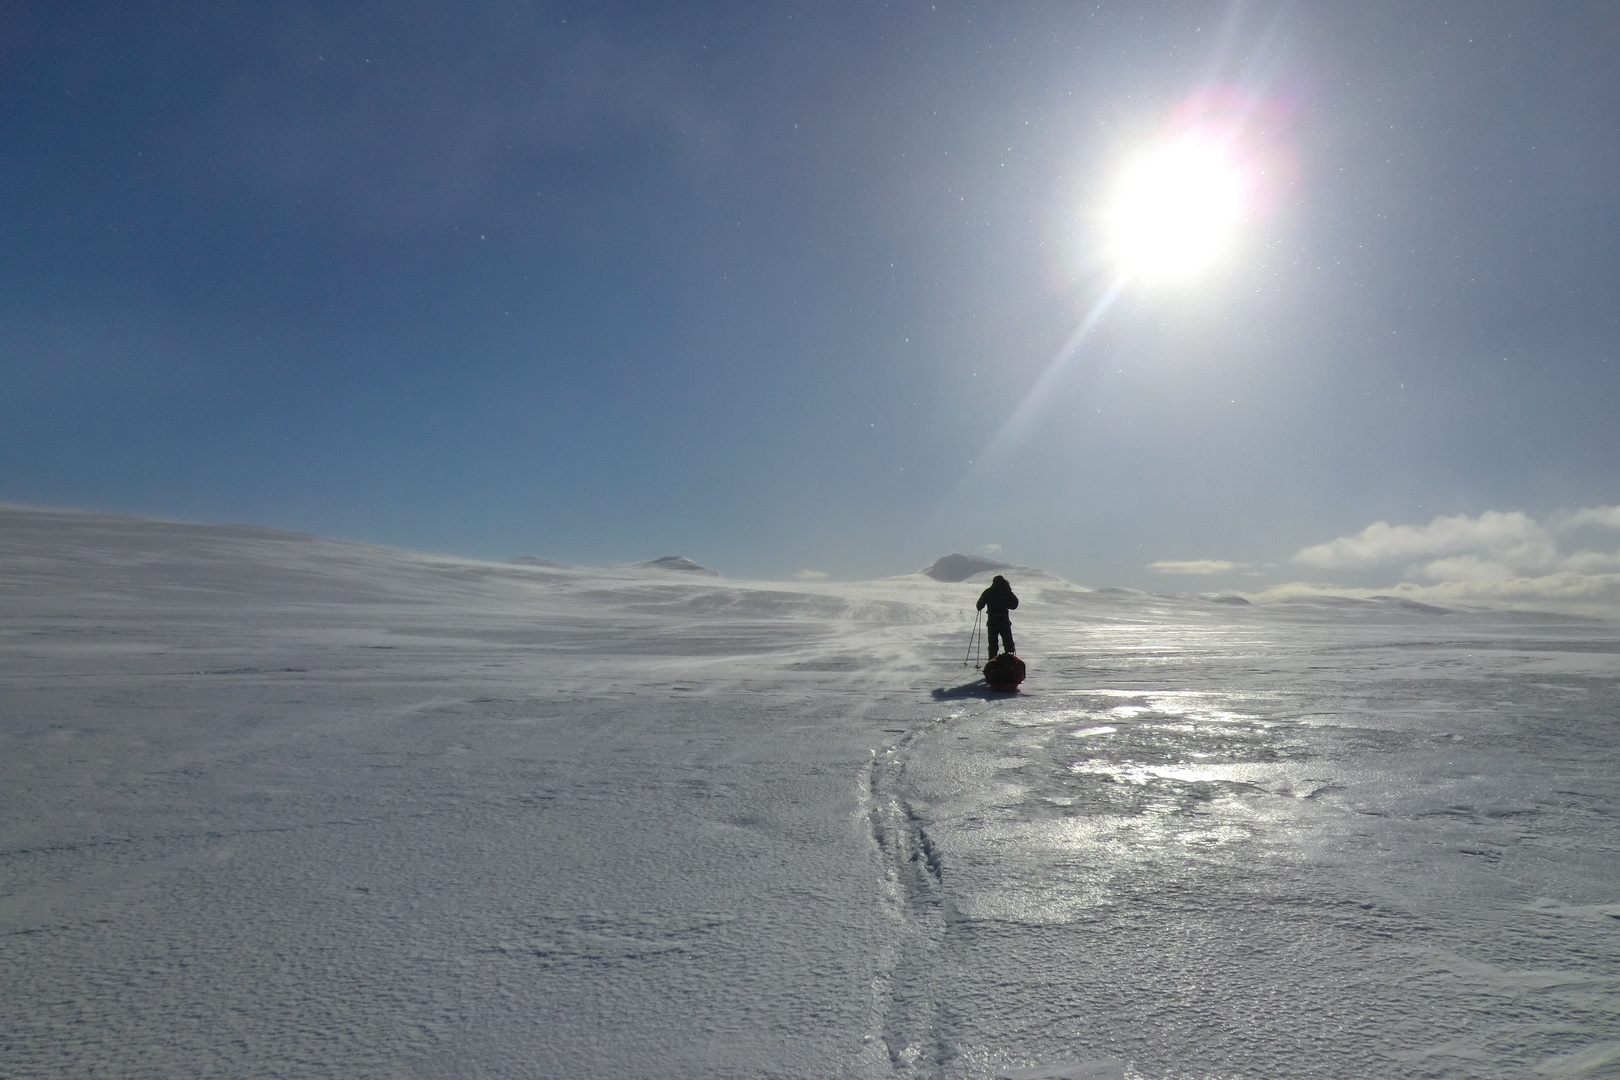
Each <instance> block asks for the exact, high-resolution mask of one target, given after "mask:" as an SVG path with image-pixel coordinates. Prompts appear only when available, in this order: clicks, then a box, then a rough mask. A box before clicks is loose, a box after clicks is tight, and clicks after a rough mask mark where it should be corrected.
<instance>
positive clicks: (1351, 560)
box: [1262, 506, 1620, 615]
mask: <svg viewBox="0 0 1620 1080" xmlns="http://www.w3.org/2000/svg"><path fill="white" fill-rule="evenodd" d="M1608 532H1620V506H1595V507H1585V508H1582V509H1579V510H1575V511H1573V512H1562V513H1558V514H1554V515H1552V516H1551V517H1549V518H1548V519H1547V520H1546V521H1544V522H1543V521H1537V520H1536V519H1534V518H1532V517H1531V516H1530V515H1528V514H1525V513H1522V512H1520V511H1516V510H1515V511H1506V512H1504V511H1498V510H1487V511H1486V512H1484V513H1482V514H1480V515H1479V516H1478V517H1469V516H1468V515H1467V514H1457V515H1454V516H1450V517H1446V516H1441V517H1436V518H1435V519H1434V520H1432V521H1430V522H1429V523H1428V524H1427V525H1391V524H1389V523H1388V522H1386V521H1376V522H1374V523H1373V524H1371V525H1369V526H1367V527H1366V528H1365V529H1362V530H1361V531H1360V532H1359V533H1356V534H1355V535H1354V536H1342V537H1339V538H1338V539H1335V540H1330V541H1328V542H1327V543H1324V544H1315V545H1312V546H1311V547H1307V548H1304V549H1303V550H1301V551H1299V552H1297V553H1295V555H1294V557H1293V561H1294V562H1295V563H1297V564H1299V565H1301V566H1307V567H1311V568H1314V569H1318V570H1327V571H1341V572H1352V571H1354V572H1360V573H1365V572H1367V571H1376V570H1378V569H1379V568H1383V567H1389V568H1392V569H1393V568H1394V567H1395V566H1396V565H1397V564H1403V563H1404V564H1406V565H1405V566H1404V567H1401V568H1400V576H1401V580H1400V581H1399V582H1398V583H1396V584H1395V585H1392V586H1388V587H1381V588H1343V587H1337V586H1331V585H1324V584H1316V583H1310V582H1290V583H1288V584H1285V585H1278V586H1276V587H1274V588H1272V589H1268V590H1266V592H1265V593H1263V594H1262V596H1263V597H1264V598H1268V599H1281V598H1283V597H1287V596H1300V595H1314V594H1321V593H1333V594H1335V595H1340V596H1345V595H1349V596H1359V595H1369V596H1370V595H1379V594H1393V595H1397V596H1404V597H1409V598H1411V599H1417V600H1423V601H1425V602H1429V603H1440V604H1448V603H1449V604H1477V605H1484V606H1490V607H1543V608H1549V607H1550V608H1556V609H1558V610H1564V611H1577V612H1581V613H1587V614H1605V615H1620V545H1617V546H1616V547H1615V548H1614V549H1613V550H1602V549H1601V547H1600V546H1599V545H1601V544H1602V543H1603V542H1605V541H1608V540H1610V539H1612V538H1609V537H1606V536H1605V535H1604V534H1605V533H1608Z"/></svg>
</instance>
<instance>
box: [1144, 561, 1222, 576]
mask: <svg viewBox="0 0 1620 1080" xmlns="http://www.w3.org/2000/svg"><path fill="white" fill-rule="evenodd" d="M1148 569H1149V570H1156V571H1158V572H1159V573H1161V574H1224V573H1226V572H1227V571H1228V570H1236V569H1237V563H1232V562H1227V561H1226V560H1225V559H1188V560H1184V561H1178V560H1175V559H1160V560H1159V561H1158V562H1153V563H1148Z"/></svg>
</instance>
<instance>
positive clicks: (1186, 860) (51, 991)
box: [0, 507, 1620, 1080]
mask: <svg viewBox="0 0 1620 1080" xmlns="http://www.w3.org/2000/svg"><path fill="white" fill-rule="evenodd" d="M1014 586H1015V588H1018V589H1019V592H1020V596H1021V598H1022V599H1023V601H1024V604H1023V606H1022V607H1021V608H1020V609H1019V611H1018V613H1017V615H1016V616H1015V618H1016V625H1017V632H1018V640H1019V644H1020V651H1021V654H1022V655H1023V656H1024V657H1025V659H1026V660H1027V661H1028V662H1029V664H1030V678H1029V681H1028V682H1027V683H1026V684H1025V692H1024V693H1023V694H1020V695H1017V696H1007V695H997V694H992V693H989V692H987V691H986V690H985V689H984V688H983V687H982V685H979V684H976V683H975V682H973V681H971V680H970V676H971V675H972V671H971V669H965V668H964V667H963V666H962V656H961V650H962V648H963V647H964V646H965V644H966V642H967V639H968V632H969V628H970V626H971V610H972V601H973V599H974V598H975V596H976V589H975V588H974V587H972V586H965V585H950V584H942V583H939V582H936V581H933V580H931V579H929V578H927V577H925V576H923V575H920V574H916V575H907V576H904V577H900V578H894V579H889V580H885V581H879V582H870V583H862V584H846V585H835V584H819V583H818V584H812V585H805V584H794V585H791V586H790V585H782V584H769V583H740V582H733V581H727V580H724V579H716V578H710V577H706V576H703V575H697V574H670V573H668V572H665V571H658V570H649V569H642V568H633V567H627V568H620V569H614V570H582V569H570V568H563V567H553V566H535V565H512V564H493V563H480V562H473V561H467V560H459V559H450V558H437V557H430V556H423V555H414V554H409V553H403V552H397V551H390V550H384V549H378V548H368V547H362V546H357V545H346V544H337V543H330V542H326V541H321V540H317V539H313V538H310V537H301V536H293V535H289V534H281V533H271V532H267V531H262V530H254V529H245V528H208V527H200V526H185V525H172V524H160V523H153V522H143V521H134V520H130V519H121V518H111V517H97V516H90V515H81V514H66V513H46V512H41V511H32V510H22V509H17V508H3V507H0V596H3V597H4V604H3V606H0V702H3V704H0V799H3V802H0V1075H5V1076H7V1077H18V1078H21V1077H62V1076H98V1075H104V1076H118V1077H173V1076H202V1075H227V1076H234V1077H259V1076H266V1077H268V1076H334V1077H337V1076H341V1077H345V1078H355V1077H587V1076H590V1077H595V1076H624V1077H671V1078H680V1077H694V1078H695V1077H703V1078H712V1077H765V1076H771V1077H840V1076H842V1077H873V1078H878V1077H884V1078H887V1077H907V1078H913V1077H915V1078H935V1077H938V1078H990V1077H1009V1078H1011V1077H1020V1078H1026V1080H1027V1078H1036V1077H1050V1078H1058V1077H1074V1078H1094V1080H1096V1078H1104V1077H1107V1078H1124V1080H1169V1078H1215V1077H1222V1078H1236V1077H1245V1078H1254V1080H1283V1078H1289V1080H1299V1078H1313V1077H1321V1078H1342V1080H1367V1078H1452V1077H1455V1078H1464V1077H1467V1078H1476V1080H1477V1078H1498V1077H1501V1078H1508V1077H1514V1078H1522V1077H1613V1076H1617V1075H1620V1071H1617V1070H1620V1065H1617V1063H1620V1051H1617V1049H1616V1048H1617V1047H1620V1020H1617V1019H1616V1017H1617V1016H1620V963H1617V960H1620V914H1617V913H1620V851H1617V848H1620V830H1617V828H1616V805H1617V800H1620V768H1617V767H1616V766H1617V764H1620V763H1617V761H1616V757H1617V754H1616V749H1615V744H1616V731H1617V721H1620V699H1617V690H1616V681H1617V675H1620V630H1617V627H1616V626H1615V625H1613V624H1611V623H1603V622H1595V621H1585V620H1578V619H1572V618H1563V617H1537V616H1528V615H1523V614H1515V615H1509V614H1491V613H1478V612H1473V613H1469V612H1447V611H1442V610H1438V609H1432V610H1417V609H1413V608H1412V607H1410V606H1405V605H1399V604H1389V603H1380V602H1376V601H1363V602H1357V603H1354V604H1333V603H1300V604H1288V605H1272V606H1257V607H1253V608H1247V607H1235V606H1231V605H1225V604H1211V603H1209V602H1208V601H1205V600H1200V599H1198V598H1194V597H1187V598H1164V597H1155V596H1148V595H1145V594H1141V593H1132V592H1127V591H1119V590H1108V591H1103V592H1087V591H1085V590H1080V589H1075V588H1072V587H1069V586H1066V585H1065V584H1063V583H1062V582H1060V581H1058V580H1057V579H1053V578H1050V577H1047V578H1042V579H1040V580H1038V581H1037V580H1034V579H1031V580H1030V581H1028V582H1024V581H1021V580H1020V579H1017V578H1015V579H1014Z"/></svg>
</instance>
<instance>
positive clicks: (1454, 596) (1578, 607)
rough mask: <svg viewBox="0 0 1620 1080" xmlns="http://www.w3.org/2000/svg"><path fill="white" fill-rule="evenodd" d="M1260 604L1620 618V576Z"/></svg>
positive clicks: (1303, 586)
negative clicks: (1370, 600) (1398, 602)
mask: <svg viewBox="0 0 1620 1080" xmlns="http://www.w3.org/2000/svg"><path fill="white" fill-rule="evenodd" d="M1244 595H1246V596H1247V597H1248V598H1249V599H1250V600H1253V601H1255V602H1256V603H1266V602H1267V601H1274V600H1285V599H1290V598H1293V597H1300V596H1351V597H1358V598H1362V599H1365V598H1367V597H1372V596H1399V597H1402V598H1404V599H1407V600H1417V601H1420V602H1422V603H1425V604H1438V605H1440V606H1442V607H1450V606H1456V605H1460V606H1463V607H1505V608H1525V609H1531V610H1543V611H1569V612H1575V613H1578V614H1583V615H1607V616H1610V617H1613V616H1615V615H1616V614H1620V573H1615V574H1577V573H1574V572H1573V571H1559V572H1558V573H1555V574H1544V575H1541V576H1540V577H1508V578H1496V579H1492V580H1481V581H1446V582H1441V583H1439V584H1435V585H1418V584H1414V583H1412V582H1401V583H1400V584H1397V585H1386V586H1382V587H1379V588H1373V589H1363V588H1344V587H1341V586H1337V585H1318V584H1313V583H1310V582H1304V581H1293V582H1289V583H1288V584H1286V585H1278V586H1275V587H1273V588H1270V589H1266V590H1265V591H1264V592H1258V593H1246V594H1244Z"/></svg>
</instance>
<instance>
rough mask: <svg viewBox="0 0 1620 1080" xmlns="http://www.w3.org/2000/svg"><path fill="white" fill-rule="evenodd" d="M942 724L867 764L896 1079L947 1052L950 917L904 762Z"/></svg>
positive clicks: (913, 1075)
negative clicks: (945, 968)
mask: <svg viewBox="0 0 1620 1080" xmlns="http://www.w3.org/2000/svg"><path fill="white" fill-rule="evenodd" d="M940 723H942V721H933V722H930V723H929V724H927V725H926V726H921V727H915V728H913V729H912V730H911V731H909V732H907V734H906V735H905V736H904V737H903V738H901V739H900V740H899V741H898V742H896V743H894V744H893V745H891V746H889V747H888V748H886V749H884V750H881V751H877V752H875V753H874V754H873V758H872V763H871V765H869V766H868V775H867V785H866V786H867V790H866V792H865V795H866V798H867V800H868V801H867V815H868V819H869V821H870V824H871V829H872V842H873V844H874V845H875V846H876V849H877V855H878V860H879V865H880V866H881V867H882V868H883V874H884V878H885V880H884V882H883V889H884V895H885V897H886V899H887V901H888V904H889V909H890V915H891V917H892V919H893V920H894V924H895V926H894V934H893V937H892V943H891V945H890V946H889V953H888V955H887V956H886V957H885V963H884V965H883V974H881V975H879V976H878V978H877V985H876V986H875V987H874V990H875V995H874V996H875V998H876V1004H877V1007H878V1009H879V1011H880V1012H881V1014H882V1015H881V1019H880V1024H881V1034H882V1038H883V1042H884V1045H885V1046H886V1048H887V1049H888V1053H889V1062H890V1064H891V1065H892V1066H893V1068H894V1072H895V1075H896V1076H900V1077H905V1078H907V1080H932V1078H935V1077H938V1076H940V1075H942V1073H943V1070H944V1068H945V1066H946V1064H947V1062H949V1061H950V1059H951V1057H952V1056H953V1052H952V1050H951V1047H950V1045H949V1044H948V1042H947V1041H946V1038H945V1034H944V1030H943V1028H944V1025H943V1024H942V1023H941V1020H942V1017H941V1016H940V1015H939V1014H940V1009H941V1003H940V994H939V987H938V985H937V983H938V979H939V964H938V958H939V954H940V950H941V948H942V947H943V943H944V936H945V927H946V924H947V922H948V921H949V918H950V911H949V902H948V901H947V900H946V898H945V890H944V876H945V865H944V858H943V855H942V853H941V852H940V849H939V847H938V845H937V844H935V843H934V841H933V840H932V838H930V837H929V835H928V831H927V828H926V827H925V822H924V821H923V819H922V817H921V816H920V815H919V814H918V813H917V811H916V810H915V809H914V808H913V807H912V805H911V802H910V799H909V798H908V790H907V784H906V763H907V759H908V758H909V756H910V752H911V749H912V747H913V746H914V745H915V744H916V742H917V741H918V740H919V739H921V738H922V737H924V736H925V735H927V734H928V733H929V732H930V731H932V730H933V729H934V728H935V727H936V726H938V725H939V724H940Z"/></svg>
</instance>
